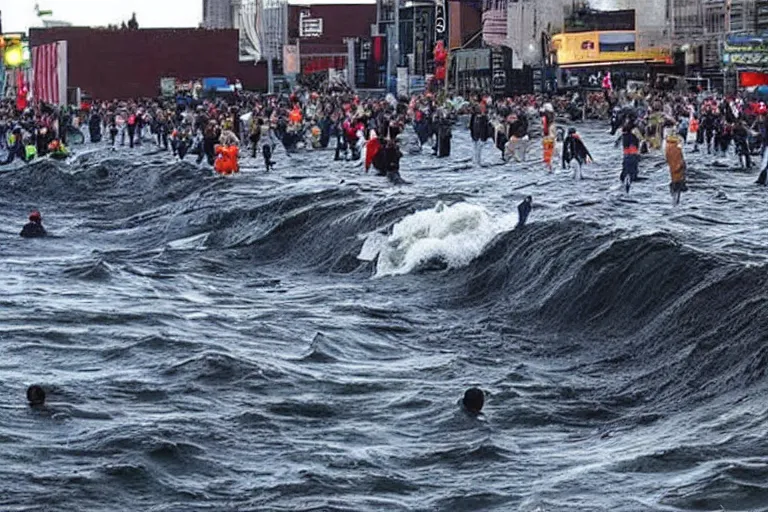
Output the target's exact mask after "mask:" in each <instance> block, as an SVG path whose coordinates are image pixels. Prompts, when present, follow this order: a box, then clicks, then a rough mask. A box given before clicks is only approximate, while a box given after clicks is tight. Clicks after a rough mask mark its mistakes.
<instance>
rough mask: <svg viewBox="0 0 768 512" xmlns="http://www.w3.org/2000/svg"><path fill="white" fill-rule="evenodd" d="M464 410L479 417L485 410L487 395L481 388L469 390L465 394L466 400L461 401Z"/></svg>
mask: <svg viewBox="0 0 768 512" xmlns="http://www.w3.org/2000/svg"><path fill="white" fill-rule="evenodd" d="M461 403H462V405H464V410H465V411H467V412H468V413H469V414H472V415H474V416H477V415H478V414H480V412H481V411H482V410H483V405H484V404H485V393H483V390H482V389H480V388H469V389H468V390H467V391H465V392H464V399H463V400H462V401H461Z"/></svg>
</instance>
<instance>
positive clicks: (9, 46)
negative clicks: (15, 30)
mask: <svg viewBox="0 0 768 512" xmlns="http://www.w3.org/2000/svg"><path fill="white" fill-rule="evenodd" d="M0 40H2V45H1V46H0V47H2V48H4V49H5V51H4V52H3V62H4V63H5V65H6V66H7V67H9V68H17V67H19V66H21V65H22V64H24V48H23V47H22V44H21V38H17V37H8V36H5V37H3V36H0Z"/></svg>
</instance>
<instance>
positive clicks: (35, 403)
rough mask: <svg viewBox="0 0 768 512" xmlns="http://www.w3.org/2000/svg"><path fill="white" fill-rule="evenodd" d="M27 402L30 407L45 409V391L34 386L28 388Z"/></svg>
mask: <svg viewBox="0 0 768 512" xmlns="http://www.w3.org/2000/svg"><path fill="white" fill-rule="evenodd" d="M27 401H28V402H29V406H30V407H43V406H44V405H45V390H44V389H43V388H41V387H40V386H38V385H37V384H33V385H32V386H29V387H28V388H27Z"/></svg>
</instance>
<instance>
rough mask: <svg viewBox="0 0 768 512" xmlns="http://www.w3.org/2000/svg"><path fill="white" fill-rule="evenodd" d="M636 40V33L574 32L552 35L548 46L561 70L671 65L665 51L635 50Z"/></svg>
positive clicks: (670, 60)
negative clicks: (554, 53)
mask: <svg viewBox="0 0 768 512" xmlns="http://www.w3.org/2000/svg"><path fill="white" fill-rule="evenodd" d="M636 41H637V34H636V32H633V31H617V32H614V31H611V32H601V31H597V32H578V33H564V34H557V35H555V36H554V37H553V38H552V46H553V48H554V50H555V52H556V53H557V62H558V65H559V66H560V67H562V68H567V67H588V66H595V65H616V64H643V63H649V64H672V63H673V59H672V53H671V51H670V50H669V49H668V48H646V49H642V48H640V49H639V48H637V42H636Z"/></svg>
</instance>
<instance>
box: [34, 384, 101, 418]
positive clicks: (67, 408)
mask: <svg viewBox="0 0 768 512" xmlns="http://www.w3.org/2000/svg"><path fill="white" fill-rule="evenodd" d="M27 402H29V406H30V407H31V408H33V409H36V410H38V411H40V412H42V413H43V414H44V416H48V417H51V418H53V419H59V420H61V419H68V418H81V419H86V420H111V419H112V416H110V415H109V414H107V413H104V412H92V411H85V410H82V409H78V408H76V407H73V406H72V405H70V404H64V403H53V404H48V403H47V402H46V396H45V390H44V389H43V388H42V387H41V386H38V385H37V384H33V385H31V386H29V387H28V388H27Z"/></svg>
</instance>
